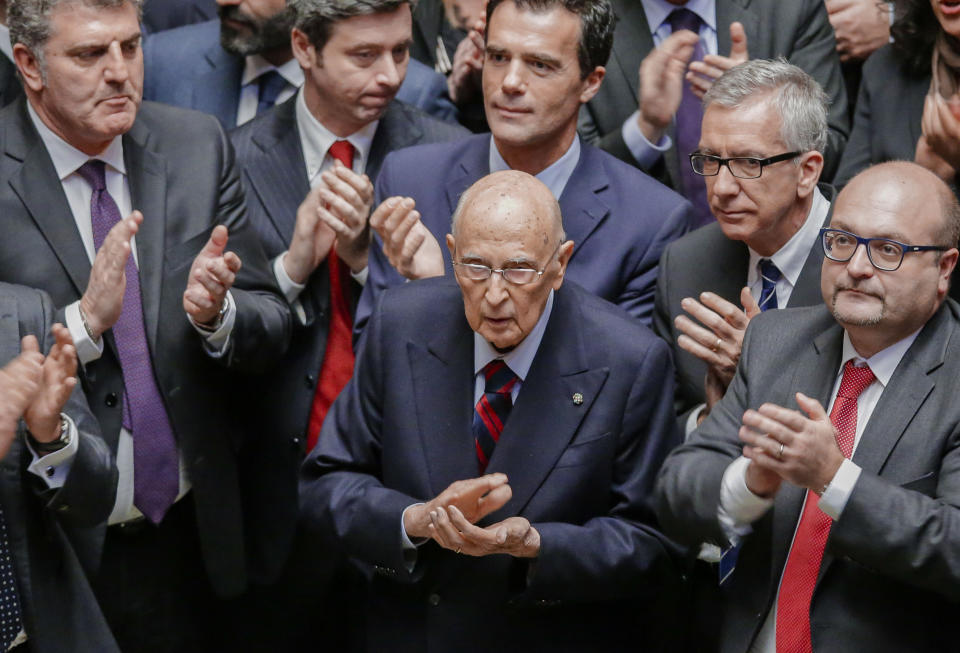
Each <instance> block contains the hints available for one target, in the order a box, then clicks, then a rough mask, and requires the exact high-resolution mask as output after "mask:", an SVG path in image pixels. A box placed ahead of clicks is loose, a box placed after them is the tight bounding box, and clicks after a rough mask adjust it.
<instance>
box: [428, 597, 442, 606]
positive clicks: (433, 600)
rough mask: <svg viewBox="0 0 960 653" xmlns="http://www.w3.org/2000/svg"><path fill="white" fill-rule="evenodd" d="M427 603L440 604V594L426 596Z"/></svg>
mask: <svg viewBox="0 0 960 653" xmlns="http://www.w3.org/2000/svg"><path fill="white" fill-rule="evenodd" d="M427 603H429V604H430V605H432V606H433V607H437V606H438V605H440V595H439V594H431V595H430V596H428V597H427Z"/></svg>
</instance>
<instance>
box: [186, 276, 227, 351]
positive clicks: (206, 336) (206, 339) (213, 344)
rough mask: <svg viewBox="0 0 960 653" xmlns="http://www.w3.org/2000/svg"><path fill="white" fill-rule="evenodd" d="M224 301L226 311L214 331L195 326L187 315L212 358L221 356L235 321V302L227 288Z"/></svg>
mask: <svg viewBox="0 0 960 653" xmlns="http://www.w3.org/2000/svg"><path fill="white" fill-rule="evenodd" d="M226 301H227V312H226V313H225V314H224V316H223V322H221V323H220V326H219V327H218V328H217V330H216V331H208V330H206V329H202V328H200V327H199V326H197V323H196V322H194V321H193V318H192V317H190V315H187V318H188V319H189V320H190V324H192V325H193V328H194V329H196V331H197V333H199V334H200V335H201V336H203V347H204V349H206V350H207V353H208V354H209V355H210V356H211V357H213V358H220V357H221V356H223V354H224V352H225V351H226V349H227V345H228V344H229V342H230V333H231V332H233V325H234V324H235V323H236V321H237V304H236V302H234V301H233V294H232V293H231V292H230V291H229V290H228V291H227V296H226Z"/></svg>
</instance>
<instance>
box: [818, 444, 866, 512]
mask: <svg viewBox="0 0 960 653" xmlns="http://www.w3.org/2000/svg"><path fill="white" fill-rule="evenodd" d="M860 471H861V470H860V467H859V466H858V465H857V464H856V463H854V462H853V461H851V460H849V459H847V458H844V459H843V462H842V463H840V469H838V470H837V473H836V474H834V476H833V480H831V481H830V484H829V485H827V489H826V490H824V492H823V494H822V495H821V496H820V501H819V502H818V503H817V507H818V508H820V510H822V511H823V512H825V513H826V514H827V515H829V516H830V517H831V518H832V519H834V520H836V519H840V515H841V514H843V509H844V508H846V507H847V501H848V500H849V499H850V495H851V494H852V493H853V486H854V485H856V484H857V480H858V479H859V478H860Z"/></svg>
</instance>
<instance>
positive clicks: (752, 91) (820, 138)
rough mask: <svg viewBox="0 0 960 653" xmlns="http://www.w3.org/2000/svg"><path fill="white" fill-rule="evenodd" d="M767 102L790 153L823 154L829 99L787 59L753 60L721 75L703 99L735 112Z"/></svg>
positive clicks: (706, 105)
mask: <svg viewBox="0 0 960 653" xmlns="http://www.w3.org/2000/svg"><path fill="white" fill-rule="evenodd" d="M760 100H767V101H769V102H771V103H772V105H773V107H774V108H775V109H776V110H777V113H778V114H779V115H780V138H781V139H782V140H783V144H784V145H785V146H786V147H787V149H788V150H796V151H798V152H809V151H811V150H816V151H818V152H821V153H822V152H823V150H824V148H825V147H826V145H827V106H828V104H829V99H828V98H827V94H826V93H824V92H823V89H822V88H820V85H819V84H818V83H817V82H816V80H815V79H813V77H811V76H810V75H808V74H807V73H805V72H804V71H803V70H801V69H800V68H798V67H797V66H794V65H793V64H790V63H787V61H786V59H784V58H782V57H781V58H779V59H752V60H750V61H747V62H745V63H742V64H739V65H737V66H734V67H733V68H731V69H730V70H728V71H727V72H725V73H724V74H723V75H721V76H720V77H719V78H718V79H717V80H716V81H715V82H714V83H713V86H712V87H710V90H709V91H707V93H706V95H704V97H703V108H704V111H706V109H707V107H709V106H710V105H711V104H717V105H719V106H721V107H724V108H726V109H735V108H737V107H740V106H742V105H745V104H750V103H752V102H756V101H760Z"/></svg>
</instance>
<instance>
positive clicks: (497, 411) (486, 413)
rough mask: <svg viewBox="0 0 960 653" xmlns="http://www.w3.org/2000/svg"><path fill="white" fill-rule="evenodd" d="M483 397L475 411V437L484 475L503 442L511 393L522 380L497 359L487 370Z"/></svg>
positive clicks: (511, 404) (487, 366) (488, 364)
mask: <svg viewBox="0 0 960 653" xmlns="http://www.w3.org/2000/svg"><path fill="white" fill-rule="evenodd" d="M482 371H483V376H484V379H485V383H484V389H483V396H482V397H480V401H478V402H477V405H476V409H475V410H474V412H473V437H474V444H475V445H476V449H477V463H478V467H479V470H480V473H481V474H483V473H484V472H485V471H486V469H487V464H489V462H490V458H491V456H493V449H494V447H496V446H497V442H498V441H499V440H500V434H501V433H503V426H504V424H506V423H507V417H509V416H510V409H511V408H512V407H513V400H512V399H511V396H510V392H511V390H512V389H513V386H514V385H515V384H516V383H517V381H518V380H519V379H518V378H517V375H516V374H514V373H513V370H511V369H510V368H509V367H508V366H507V364H506V363H504V362H503V361H502V360H500V359H497V360H493V361H490V362H489V363H487V364H486V365H484V367H483V370H482Z"/></svg>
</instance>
